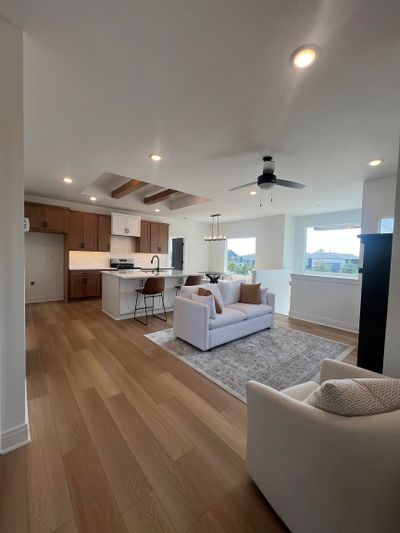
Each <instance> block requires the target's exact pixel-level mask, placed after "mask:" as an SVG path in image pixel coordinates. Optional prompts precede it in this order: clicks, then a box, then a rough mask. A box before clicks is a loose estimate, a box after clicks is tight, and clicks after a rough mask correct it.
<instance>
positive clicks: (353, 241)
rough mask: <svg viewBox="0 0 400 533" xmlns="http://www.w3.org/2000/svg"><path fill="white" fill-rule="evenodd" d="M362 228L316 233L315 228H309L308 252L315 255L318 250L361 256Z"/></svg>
mask: <svg viewBox="0 0 400 533" xmlns="http://www.w3.org/2000/svg"><path fill="white" fill-rule="evenodd" d="M360 233H361V229H360V228H350V229H337V230H334V229H331V230H322V231H316V230H315V229H314V228H307V246H306V252H308V253H313V252H316V251H317V250H321V249H322V250H324V252H337V253H341V254H353V255H357V256H358V255H359V253H360V239H359V238H357V235H360Z"/></svg>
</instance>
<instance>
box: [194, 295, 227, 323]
mask: <svg viewBox="0 0 400 533" xmlns="http://www.w3.org/2000/svg"><path fill="white" fill-rule="evenodd" d="M194 295H195V293H193V298H194ZM199 295H200V296H212V298H213V300H214V305H215V311H216V312H217V313H218V314H221V313H222V306H221V303H220V301H219V300H217V298H216V297H215V296H214V294H213V293H212V291H210V290H209V289H205V288H204V287H199ZM212 318H215V317H212Z"/></svg>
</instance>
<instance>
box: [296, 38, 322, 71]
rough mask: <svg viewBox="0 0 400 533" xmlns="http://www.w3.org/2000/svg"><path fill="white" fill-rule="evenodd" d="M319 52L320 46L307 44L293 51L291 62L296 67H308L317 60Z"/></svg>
mask: <svg viewBox="0 0 400 533" xmlns="http://www.w3.org/2000/svg"><path fill="white" fill-rule="evenodd" d="M319 54H320V52H319V48H318V46H315V45H314V44H305V45H304V46H300V48H297V50H295V51H294V52H293V54H292V55H291V58H290V62H291V63H292V64H293V66H294V67H296V68H299V69H303V68H307V67H309V66H310V65H312V64H313V63H315V62H316V61H317V59H318V58H319Z"/></svg>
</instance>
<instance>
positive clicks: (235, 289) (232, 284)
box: [218, 280, 242, 305]
mask: <svg viewBox="0 0 400 533" xmlns="http://www.w3.org/2000/svg"><path fill="white" fill-rule="evenodd" d="M241 285H242V282H241V281H240V280H238V281H220V282H219V283H218V287H219V290H220V293H221V298H222V300H223V302H224V305H231V304H237V303H238V302H239V300H240V286H241Z"/></svg>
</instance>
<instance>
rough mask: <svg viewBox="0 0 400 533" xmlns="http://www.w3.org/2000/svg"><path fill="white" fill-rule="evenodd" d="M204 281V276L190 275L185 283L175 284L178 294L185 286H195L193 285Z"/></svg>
mask: <svg viewBox="0 0 400 533" xmlns="http://www.w3.org/2000/svg"><path fill="white" fill-rule="evenodd" d="M202 281H203V276H188V277H187V278H186V281H185V283H184V284H183V285H175V290H176V294H178V293H179V291H180V290H181V288H182V287H183V286H185V287H193V285H201V282H202Z"/></svg>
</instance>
